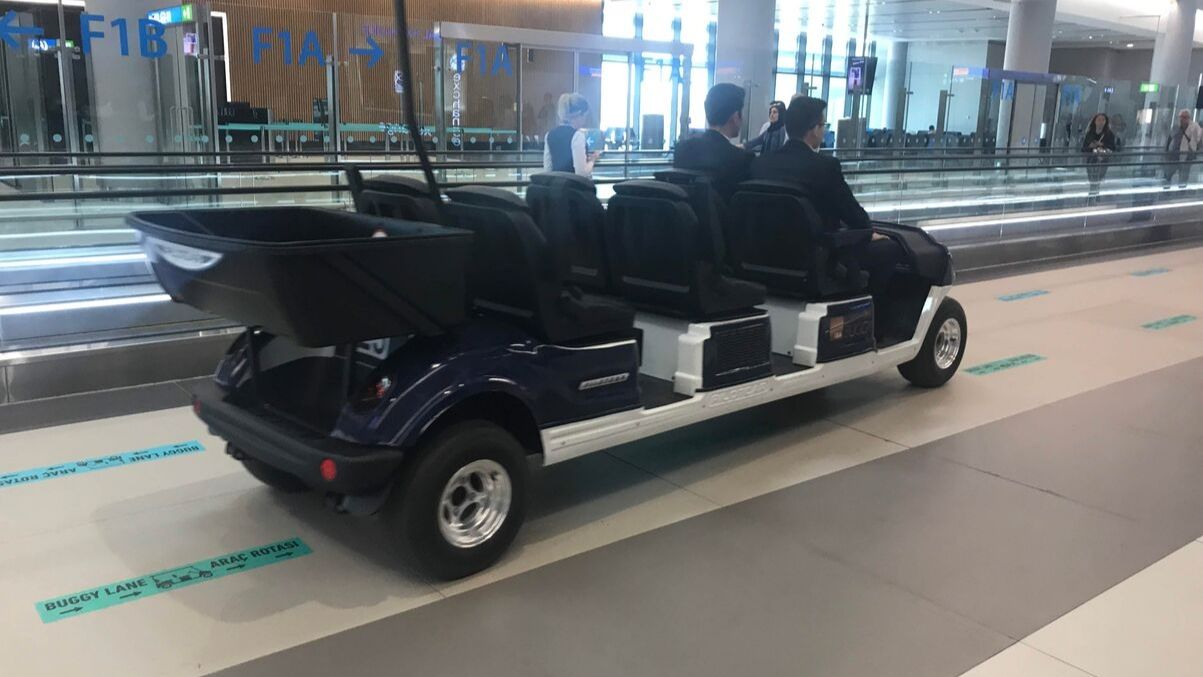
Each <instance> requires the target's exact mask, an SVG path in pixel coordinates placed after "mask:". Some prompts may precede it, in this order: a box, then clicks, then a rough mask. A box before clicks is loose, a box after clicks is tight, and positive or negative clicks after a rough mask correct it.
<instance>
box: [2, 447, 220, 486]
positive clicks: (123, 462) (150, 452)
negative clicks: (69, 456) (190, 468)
mask: <svg viewBox="0 0 1203 677" xmlns="http://www.w3.org/2000/svg"><path fill="white" fill-rule="evenodd" d="M204 450H205V445H203V444H201V443H200V442H198V441H196V440H192V441H191V442H181V443H179V444H167V445H164V446H161V447H151V448H150V449H142V450H139V451H130V452H126V453H124V454H113V455H112V456H97V457H96V458H85V459H84V460H82V461H72V462H70V463H61V464H59V465H51V466H46V467H44V468H30V469H29V470H19V471H17V472H12V473H8V474H0V489H3V488H5V487H12V486H16V485H18V484H32V483H34V482H43V481H45V480H52V479H57V478H60V477H68V476H70V475H82V474H83V473H88V472H95V471H97V470H107V469H109V468H119V467H122V466H127V465H135V464H138V463H146V462H147V461H158V460H160V459H164V458H174V457H176V456H180V455H183V454H195V453H199V452H202V451H204Z"/></svg>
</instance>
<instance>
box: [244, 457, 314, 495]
mask: <svg viewBox="0 0 1203 677" xmlns="http://www.w3.org/2000/svg"><path fill="white" fill-rule="evenodd" d="M229 451H230V455H231V456H233V457H234V458H239V457H242V466H243V467H244V468H246V470H247V472H249V473H250V474H252V475H254V476H255V479H257V480H259V481H260V482H262V483H264V484H266V485H267V486H269V487H271V488H272V489H275V490H277V491H282V492H284V493H286V494H299V493H302V492H305V491H309V485H308V484H305V483H304V482H302V481H301V479H300V478H299V477H297V476H296V475H292V474H289V473H286V472H284V471H283V470H279V469H276V468H273V467H272V466H270V465H268V464H266V463H264V462H263V461H260V460H257V459H254V458H251V457H249V456H247V455H246V454H243V453H241V452H239V451H238V450H237V449H235V448H234V447H232V446H231V448H230V450H229Z"/></svg>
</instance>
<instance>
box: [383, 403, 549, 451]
mask: <svg viewBox="0 0 1203 677" xmlns="http://www.w3.org/2000/svg"><path fill="white" fill-rule="evenodd" d="M470 420H483V421H490V422H492V423H495V424H497V425H498V426H500V427H502V428H504V429H505V430H507V431H509V432H510V434H512V435H513V436H514V437H515V438H517V440H518V442H519V443H520V444H521V445H522V446H523V447H524V448H525V449H526V451H527V454H528V455H537V454H542V453H543V438H542V436H541V435H540V433H539V423H538V420H537V419H536V418H535V414H534V411H533V410H532V409H531V407H530V405H529V404H527V402H526V400H525V399H523V398H522V397H520V396H519V395H516V394H514V393H511V392H507V391H505V390H497V389H492V390H482V391H479V392H474V393H471V394H467V395H464V396H462V397H459V398H456V399H455V400H454V401H450V402H444V403H441V405H440V407H439V408H438V409H437V410H436V411H435V413H434V414H433V415H431V416H429V417H428V418H427V420H426V421H425V423H423V424H422V425H420V426H417V427H415V428H414V430H413V431H412V432H411V434H410V435H409V439H408V440H407V445H412V444H416V443H417V441H418V440H421V439H424V438H427V437H429V436H430V435H433V434H437V433H438V432H439V431H440V430H444V429H446V428H448V427H450V426H452V425H455V424H456V423H460V422H463V421H470Z"/></svg>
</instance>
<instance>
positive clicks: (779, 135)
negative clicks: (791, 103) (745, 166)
mask: <svg viewBox="0 0 1203 677" xmlns="http://www.w3.org/2000/svg"><path fill="white" fill-rule="evenodd" d="M788 139H789V135H788V134H787V133H786V131H785V103H784V102H781V101H774V102H773V103H771V104H769V121H768V122H766V123H764V126H762V127H761V128H760V136H757V137H756V138H755V139H752V140H751V141H749V142H747V143H746V144H744V148H745V149H746V150H750V151H757V150H759V151H760V154H761V155H768V154H769V153H772V152H773V151H775V150H777V149H778V148H780V147H782V146H784V145H785V142H786V141H787V140H788Z"/></svg>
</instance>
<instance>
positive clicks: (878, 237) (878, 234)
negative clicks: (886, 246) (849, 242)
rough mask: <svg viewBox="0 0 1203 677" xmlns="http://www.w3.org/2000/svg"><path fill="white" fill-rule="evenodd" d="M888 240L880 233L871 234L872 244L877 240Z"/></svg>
mask: <svg viewBox="0 0 1203 677" xmlns="http://www.w3.org/2000/svg"><path fill="white" fill-rule="evenodd" d="M888 239H890V238H888V237H886V236H885V235H882V234H881V233H873V242H877V241H878V240H888Z"/></svg>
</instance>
